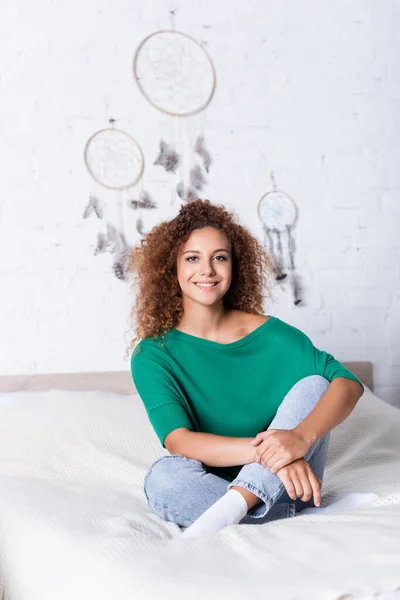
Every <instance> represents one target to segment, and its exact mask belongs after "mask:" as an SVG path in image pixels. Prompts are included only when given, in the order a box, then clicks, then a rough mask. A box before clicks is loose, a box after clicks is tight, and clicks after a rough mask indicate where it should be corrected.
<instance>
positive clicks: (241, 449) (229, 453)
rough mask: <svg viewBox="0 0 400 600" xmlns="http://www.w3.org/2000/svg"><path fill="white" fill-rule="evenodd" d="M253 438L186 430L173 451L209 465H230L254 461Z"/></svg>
mask: <svg viewBox="0 0 400 600" xmlns="http://www.w3.org/2000/svg"><path fill="white" fill-rule="evenodd" d="M252 439H253V438H251V437H249V438H235V437H226V436H223V435H214V434H213V433H199V432H195V431H187V432H185V435H184V436H182V438H181V439H180V440H179V445H177V446H176V447H174V453H176V454H180V455H181V456H186V458H195V459H197V460H200V461H201V462H202V463H204V464H205V465H208V466H210V467H231V466H236V465H247V464H249V463H252V462H254V456H255V448H254V446H251V445H250V440H252Z"/></svg>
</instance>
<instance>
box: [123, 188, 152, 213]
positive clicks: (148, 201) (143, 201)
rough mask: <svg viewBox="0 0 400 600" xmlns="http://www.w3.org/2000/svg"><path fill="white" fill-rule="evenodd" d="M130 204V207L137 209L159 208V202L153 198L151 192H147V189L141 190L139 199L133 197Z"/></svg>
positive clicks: (129, 201)
mask: <svg viewBox="0 0 400 600" xmlns="http://www.w3.org/2000/svg"><path fill="white" fill-rule="evenodd" d="M128 206H129V207H130V208H132V209H133V210H136V209H138V208H146V209H152V208H157V204H156V203H155V202H154V201H153V200H152V198H151V196H150V194H149V193H148V192H146V191H145V190H143V191H141V192H140V194H139V200H135V199H133V198H131V199H130V200H128Z"/></svg>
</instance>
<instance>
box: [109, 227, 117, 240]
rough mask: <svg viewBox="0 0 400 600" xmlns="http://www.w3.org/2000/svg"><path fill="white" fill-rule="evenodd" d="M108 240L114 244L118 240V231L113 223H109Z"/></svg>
mask: <svg viewBox="0 0 400 600" xmlns="http://www.w3.org/2000/svg"><path fill="white" fill-rule="evenodd" d="M107 239H108V241H109V242H110V243H114V242H115V241H116V239H117V230H116V229H115V227H114V225H113V224H112V223H107Z"/></svg>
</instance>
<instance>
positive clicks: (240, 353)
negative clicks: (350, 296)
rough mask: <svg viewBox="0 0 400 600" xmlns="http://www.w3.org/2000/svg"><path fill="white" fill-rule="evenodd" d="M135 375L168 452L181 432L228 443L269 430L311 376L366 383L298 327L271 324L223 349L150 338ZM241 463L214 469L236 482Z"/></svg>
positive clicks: (194, 340) (178, 337)
mask: <svg viewBox="0 0 400 600" xmlns="http://www.w3.org/2000/svg"><path fill="white" fill-rule="evenodd" d="M131 371H132V377H133V380H134V383H135V386H136V389H137V391H138V393H139V396H140V398H141V400H142V402H143V403H144V406H145V408H146V411H147V414H148V417H149V419H150V423H151V424H152V426H153V428H154V431H155V433H156V434H157V436H158V439H159V440H160V443H161V444H162V446H163V447H164V448H165V446H164V440H165V438H166V436H167V435H168V434H169V433H170V432H171V431H173V430H174V429H177V428H179V427H187V428H188V429H190V430H191V431H199V432H204V433H214V434H217V435H222V436H229V437H254V436H255V435H256V434H257V433H259V432H260V431H264V430H265V429H267V428H268V427H269V425H270V423H271V421H272V420H273V418H274V416H275V414H276V411H277V409H278V407H279V405H280V404H281V402H282V400H283V398H284V397H285V395H286V394H287V393H288V392H289V390H290V389H291V388H292V387H293V386H294V384H295V383H296V382H297V381H299V380H300V379H302V378H303V377H307V376H309V375H322V376H323V377H325V378H326V379H327V380H328V381H329V382H331V381H332V380H333V379H335V378H336V377H346V378H348V379H353V380H355V381H357V382H358V383H360V385H361V386H362V383H361V381H360V380H359V379H358V378H357V377H356V376H355V375H354V374H353V373H351V372H350V371H349V370H348V369H346V368H345V367H344V366H343V365H342V364H341V363H340V362H338V361H337V360H336V359H335V358H334V357H333V356H332V355H331V354H328V353H327V352H324V351H321V350H318V349H317V348H316V347H315V346H314V345H313V344H312V342H311V340H310V339H309V338H308V337H307V336H306V335H305V334H304V333H303V332H301V331H300V330H299V329H297V328H296V327H293V326H292V325H289V324H288V323H285V322H284V321H282V320H281V319H279V318H277V317H274V316H270V318H269V319H268V320H267V321H266V322H265V323H263V324H262V325H260V326H259V327H258V328H257V329H255V330H254V331H252V332H251V333H249V334H248V335H246V336H245V337H243V338H241V339H240V340H237V341H236V342H232V343H230V344H220V343H218V342H213V341H210V340H206V339H203V338H199V337H196V336H193V335H189V334H187V333H183V332H182V331H178V330H176V329H170V330H169V331H168V332H167V333H166V334H165V336H158V337H155V338H144V339H142V340H141V341H140V343H139V344H138V345H137V346H136V348H135V349H134V351H133V352H132V356H131ZM242 466H243V465H238V466H234V467H210V466H208V467H207V469H208V470H209V471H210V472H213V473H216V474H218V475H220V476H221V477H223V478H224V479H226V480H228V481H231V480H232V479H233V478H234V477H235V476H236V474H237V473H238V472H239V471H240V469H241V467H242Z"/></svg>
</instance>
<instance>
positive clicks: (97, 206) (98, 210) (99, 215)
mask: <svg viewBox="0 0 400 600" xmlns="http://www.w3.org/2000/svg"><path fill="white" fill-rule="evenodd" d="M90 201H91V203H92V206H93V208H94V212H95V213H96V215H97V218H98V219H102V218H103V208H102V206H101V204H100V200H99V199H98V198H96V196H90Z"/></svg>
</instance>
